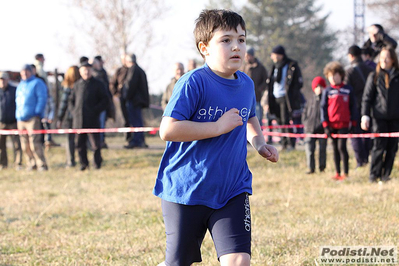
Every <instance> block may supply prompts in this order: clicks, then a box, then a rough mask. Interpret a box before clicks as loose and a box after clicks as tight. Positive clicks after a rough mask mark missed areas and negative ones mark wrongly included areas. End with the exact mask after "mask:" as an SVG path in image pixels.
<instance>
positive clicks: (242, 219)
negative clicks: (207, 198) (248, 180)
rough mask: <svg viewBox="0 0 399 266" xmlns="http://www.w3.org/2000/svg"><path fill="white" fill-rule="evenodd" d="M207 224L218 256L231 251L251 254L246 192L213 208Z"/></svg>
mask: <svg viewBox="0 0 399 266" xmlns="http://www.w3.org/2000/svg"><path fill="white" fill-rule="evenodd" d="M208 226H209V231H210V233H211V235H212V239H213V242H214V243H215V248H216V252H217V256H218V258H220V257H221V256H223V255H226V254H233V253H247V254H249V255H251V210H250V204H249V195H248V194H247V193H242V194H240V195H238V196H236V197H234V198H232V199H231V200H230V201H229V202H228V203H227V204H226V205H225V206H224V207H223V208H221V209H218V210H215V212H214V213H213V214H212V216H211V217H210V219H209V225H208Z"/></svg>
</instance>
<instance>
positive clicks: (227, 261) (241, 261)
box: [220, 253, 251, 266]
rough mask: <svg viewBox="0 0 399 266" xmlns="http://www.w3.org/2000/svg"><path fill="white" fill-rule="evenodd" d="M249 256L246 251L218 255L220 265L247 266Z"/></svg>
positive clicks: (249, 260) (249, 259)
mask: <svg viewBox="0 0 399 266" xmlns="http://www.w3.org/2000/svg"><path fill="white" fill-rule="evenodd" d="M250 264H251V256H250V255H249V254H248V253H232V254H226V255H223V256H221V257H220V265H221V266H227V265H228V266H249V265H250Z"/></svg>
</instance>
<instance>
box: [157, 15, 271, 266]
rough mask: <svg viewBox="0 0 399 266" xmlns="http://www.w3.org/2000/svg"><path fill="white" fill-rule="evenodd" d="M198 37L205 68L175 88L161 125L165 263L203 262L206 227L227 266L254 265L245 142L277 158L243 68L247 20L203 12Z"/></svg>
mask: <svg viewBox="0 0 399 266" xmlns="http://www.w3.org/2000/svg"><path fill="white" fill-rule="evenodd" d="M194 35H195V40H196V46H197V49H198V50H199V52H200V54H201V55H202V57H203V58H204V59H205V64H204V66H202V67H201V68H198V69H196V70H193V71H190V72H189V73H187V74H185V75H184V76H182V77H181V78H180V79H179V81H178V82H177V83H176V85H175V88H174V90H173V95H172V97H171V99H170V101H169V103H168V105H167V107H166V109H165V112H164V117H163V118H162V122H161V126H160V136H161V138H162V139H163V140H166V141H167V143H166V149H165V153H164V155H163V158H162V160H161V163H160V167H159V172H158V176H157V180H156V184H155V188H154V194H155V195H156V196H158V197H160V198H161V199H162V212H163V217H164V222H165V229H166V260H165V265H191V264H192V263H194V262H201V253H200V247H201V244H202V241H203V238H204V236H205V233H206V231H207V230H209V231H210V233H211V235H212V238H213V241H214V244H215V247H216V251H217V256H218V259H219V260H220V263H221V265H250V255H251V217H250V205H249V199H248V195H249V194H251V193H252V174H251V172H250V171H249V169H248V165H247V162H246V156H247V139H248V141H249V142H250V143H251V144H252V146H253V147H254V148H255V149H256V150H257V151H258V153H259V154H260V155H261V156H263V157H265V158H266V159H267V160H269V161H271V162H277V161H278V153H277V150H276V148H274V147H273V146H270V145H267V144H266V143H265V139H264V137H263V134H262V131H261V129H260V126H259V122H258V119H257V118H256V114H255V108H256V101H255V94H254V85H253V82H252V80H251V79H250V78H249V77H248V76H247V75H245V74H244V73H242V72H240V71H238V69H239V68H240V67H241V64H242V62H243V60H244V56H245V52H246V31H245V22H244V20H243V19H242V17H241V16H240V15H238V14H237V13H235V12H232V11H227V10H204V11H202V12H201V14H200V16H199V17H198V19H197V20H196V25H195V30H194Z"/></svg>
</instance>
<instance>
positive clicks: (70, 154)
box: [57, 66, 80, 167]
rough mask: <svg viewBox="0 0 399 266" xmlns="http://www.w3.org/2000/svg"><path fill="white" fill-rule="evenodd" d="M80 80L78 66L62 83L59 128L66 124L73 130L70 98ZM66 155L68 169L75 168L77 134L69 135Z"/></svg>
mask: <svg viewBox="0 0 399 266" xmlns="http://www.w3.org/2000/svg"><path fill="white" fill-rule="evenodd" d="M79 79H80V74H79V68H78V67H77V66H71V67H69V68H68V70H67V72H66V73H65V78H64V81H63V82H62V87H63V92H62V96H61V104H60V108H59V109H58V121H57V128H61V125H62V124H64V128H68V129H69V128H72V121H73V117H72V112H71V108H70V106H69V105H68V101H69V97H70V95H71V93H72V89H73V86H74V85H75V83H76V81H78V80H79ZM66 154H67V163H66V166H67V167H75V166H76V160H75V134H74V133H70V134H68V135H67V144H66Z"/></svg>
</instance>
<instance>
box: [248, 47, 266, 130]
mask: <svg viewBox="0 0 399 266" xmlns="http://www.w3.org/2000/svg"><path fill="white" fill-rule="evenodd" d="M243 71H244V73H245V74H247V75H248V76H249V77H250V78H251V79H252V80H253V82H254V85H255V97H256V116H257V117H258V120H259V124H260V125H261V126H262V120H263V108H262V106H261V104H260V100H261V99H262V96H263V93H265V90H266V80H267V70H266V68H265V67H264V66H263V65H262V63H261V62H259V60H258V59H257V58H256V57H255V49H254V48H249V49H248V50H247V53H246V54H245V61H244V64H243Z"/></svg>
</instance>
